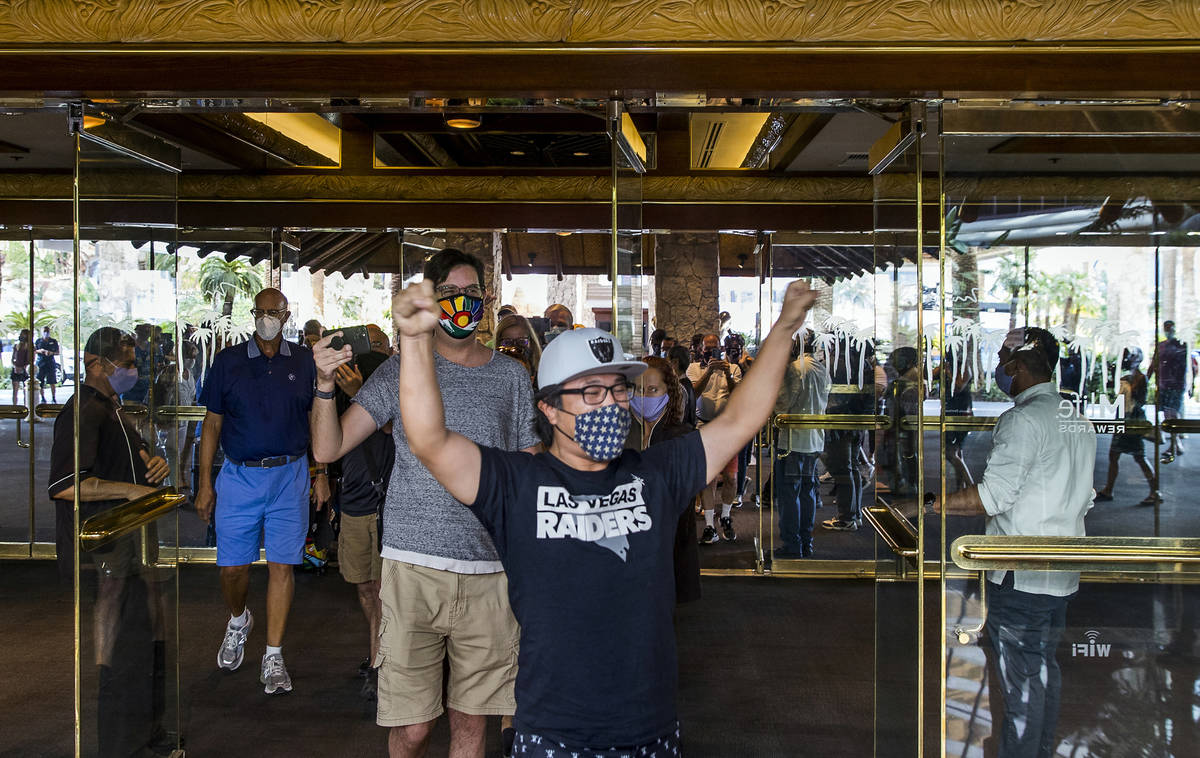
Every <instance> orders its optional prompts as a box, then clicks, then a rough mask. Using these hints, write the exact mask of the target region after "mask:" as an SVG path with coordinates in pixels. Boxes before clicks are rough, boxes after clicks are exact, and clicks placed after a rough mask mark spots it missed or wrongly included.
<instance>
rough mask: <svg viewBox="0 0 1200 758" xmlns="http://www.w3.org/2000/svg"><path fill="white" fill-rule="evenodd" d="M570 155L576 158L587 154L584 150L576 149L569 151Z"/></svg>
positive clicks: (584, 156)
mask: <svg viewBox="0 0 1200 758" xmlns="http://www.w3.org/2000/svg"><path fill="white" fill-rule="evenodd" d="M571 155H574V156H575V157H576V158H586V157H587V156H588V152H587V151H586V150H576V151H575V152H573V153H571Z"/></svg>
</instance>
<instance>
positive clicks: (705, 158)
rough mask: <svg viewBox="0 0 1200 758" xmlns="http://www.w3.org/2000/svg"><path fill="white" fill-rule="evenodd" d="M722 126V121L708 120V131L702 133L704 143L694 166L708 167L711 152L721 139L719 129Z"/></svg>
mask: <svg viewBox="0 0 1200 758" xmlns="http://www.w3.org/2000/svg"><path fill="white" fill-rule="evenodd" d="M724 128H725V122H724V121H710V122H709V124H708V131H706V132H705V133H704V143H703V145H702V146H701V148H700V158H699V160H697V161H696V166H695V167H696V168H708V164H709V162H711V161H712V157H713V152H715V151H716V149H717V143H718V142H719V141H720V140H721V130H723V129H724Z"/></svg>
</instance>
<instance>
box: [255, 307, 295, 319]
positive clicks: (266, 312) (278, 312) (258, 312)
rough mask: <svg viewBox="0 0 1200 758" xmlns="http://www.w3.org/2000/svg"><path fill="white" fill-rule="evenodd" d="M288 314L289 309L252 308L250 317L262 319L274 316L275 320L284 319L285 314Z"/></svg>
mask: <svg viewBox="0 0 1200 758" xmlns="http://www.w3.org/2000/svg"><path fill="white" fill-rule="evenodd" d="M285 313H287V308H273V309H265V308H251V309H250V315H251V316H253V317H254V318H262V317H263V316H273V317H274V318H283V314H285Z"/></svg>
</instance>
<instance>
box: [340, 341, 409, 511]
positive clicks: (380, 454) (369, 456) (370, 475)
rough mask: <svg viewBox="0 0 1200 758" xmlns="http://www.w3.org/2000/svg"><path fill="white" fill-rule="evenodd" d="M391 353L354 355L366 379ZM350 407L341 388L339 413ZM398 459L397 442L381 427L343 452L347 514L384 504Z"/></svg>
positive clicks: (343, 493)
mask: <svg viewBox="0 0 1200 758" xmlns="http://www.w3.org/2000/svg"><path fill="white" fill-rule="evenodd" d="M387 359H388V356H386V355H383V354H381V353H376V352H374V351H372V352H370V353H363V354H362V355H359V356H357V357H356V358H355V359H354V363H355V365H356V366H357V367H358V370H359V372H360V373H362V376H363V381H364V382H366V380H367V379H370V378H371V374H373V373H375V369H377V368H379V367H380V366H381V365H383V363H384V362H385V361H387ZM349 407H350V397H349V396H348V395H347V394H346V393H345V392H343V391H342V389H341V388H340V387H339V388H338V389H337V409H338V415H339V416H340V415H342V414H343V413H345V412H346V410H347V409H348V408H349ZM395 462H396V443H395V442H394V441H393V440H392V435H391V434H390V433H387V432H384V431H383V430H380V429H377V430H375V431H374V432H372V433H371V436H369V437H367V438H366V439H365V440H363V443H362V444H361V445H359V446H358V447H356V448H354V449H353V450H351V451H350V452H348V453H346V454H345V455H344V456H342V458H341V460H340V461H338V462H337V463H336V464H334V465H336V466H337V470H338V473H339V475H340V476H341V482H342V484H341V491H340V492H339V494H338V507H339V508H341V511H342V513H344V514H346V515H347V516H368V515H370V514H373V513H376V512H378V511H379V509H380V508H381V507H382V506H383V499H384V495H385V494H386V493H387V483H388V479H390V478H391V476H392V465H393V464H394V463H395Z"/></svg>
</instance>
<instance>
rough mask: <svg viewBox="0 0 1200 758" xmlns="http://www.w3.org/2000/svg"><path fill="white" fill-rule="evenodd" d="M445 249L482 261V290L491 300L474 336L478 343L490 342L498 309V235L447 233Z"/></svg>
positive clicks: (499, 249) (499, 254) (486, 233)
mask: <svg viewBox="0 0 1200 758" xmlns="http://www.w3.org/2000/svg"><path fill="white" fill-rule="evenodd" d="M446 247H456V248H458V249H459V250H462V251H463V252H464V253H469V254H471V255H473V256H475V257H476V258H478V259H479V260H481V261H483V288H484V289H485V290H487V294H488V296H489V297H490V298H492V299H491V300H490V301H489V302H488V303H487V304H486V305H485V306H484V309H483V319H482V320H481V321H480V322H479V328H478V329H476V330H475V335H476V337H477V338H478V339H479V341H480V342H490V341H491V339H492V337H494V336H495V334H494V332H495V329H496V309H498V308H499V307H500V301H499V299H498V298H499V297H500V268H501V266H500V256H501V254H502V248H501V240H500V233H499V232H448V233H447V234H446Z"/></svg>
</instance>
